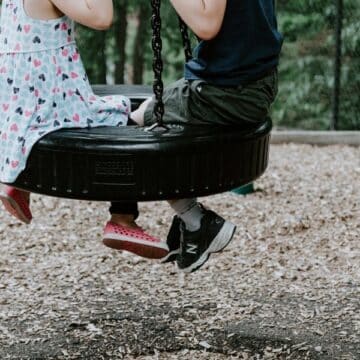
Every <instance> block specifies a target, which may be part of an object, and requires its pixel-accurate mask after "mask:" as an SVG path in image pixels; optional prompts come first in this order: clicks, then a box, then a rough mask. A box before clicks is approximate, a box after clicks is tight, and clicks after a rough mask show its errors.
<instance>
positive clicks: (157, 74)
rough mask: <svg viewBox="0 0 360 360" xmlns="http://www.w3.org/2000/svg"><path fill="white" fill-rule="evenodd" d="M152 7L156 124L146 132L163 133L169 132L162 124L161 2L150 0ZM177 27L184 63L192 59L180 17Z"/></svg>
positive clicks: (188, 41) (185, 28) (185, 30)
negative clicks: (181, 42) (181, 43)
mask: <svg viewBox="0 0 360 360" xmlns="http://www.w3.org/2000/svg"><path fill="white" fill-rule="evenodd" d="M151 6H152V16H151V27H152V30H153V36H152V49H153V53H154V59H153V71H154V84H153V91H154V96H155V104H154V113H153V114H154V116H155V119H156V123H155V124H154V125H152V126H150V127H148V128H146V129H145V130H146V131H153V130H156V129H158V130H159V129H160V130H161V129H162V130H163V131H167V130H169V127H168V126H167V125H165V124H164V122H163V117H164V112H165V110H164V102H163V93H164V83H163V80H162V72H163V69H164V64H163V61H162V55H161V53H162V39H161V13H160V12H161V0H151ZM179 27H180V32H181V36H182V41H183V46H184V51H185V59H186V62H188V61H190V60H191V59H192V57H193V56H192V51H191V42H190V37H189V32H188V27H187V25H186V24H185V22H184V21H183V19H182V18H181V17H179Z"/></svg>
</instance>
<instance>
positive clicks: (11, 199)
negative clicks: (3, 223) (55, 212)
mask: <svg viewBox="0 0 360 360" xmlns="http://www.w3.org/2000/svg"><path fill="white" fill-rule="evenodd" d="M0 200H1V201H2V203H3V204H4V206H5V209H6V210H7V211H8V212H9V213H10V214H11V215H13V216H15V217H16V218H17V219H19V220H20V221H22V222H24V223H26V224H30V222H31V220H32V214H31V211H30V208H29V202H28V200H27V198H26V197H25V195H24V191H22V190H18V189H16V188H14V187H11V186H4V188H3V189H2V190H1V192H0Z"/></svg>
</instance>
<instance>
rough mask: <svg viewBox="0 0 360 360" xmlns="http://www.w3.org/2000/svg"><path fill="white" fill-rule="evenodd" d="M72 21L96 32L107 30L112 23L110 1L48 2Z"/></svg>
mask: <svg viewBox="0 0 360 360" xmlns="http://www.w3.org/2000/svg"><path fill="white" fill-rule="evenodd" d="M50 1H51V2H52V3H53V4H54V6H56V7H57V8H58V9H59V10H60V11H61V12H62V13H64V14H65V15H67V16H68V17H69V18H71V19H73V20H74V21H76V22H78V23H80V24H82V25H85V26H88V27H90V28H93V29H97V30H106V29H108V28H109V27H110V26H111V24H112V21H113V16H114V8H113V2H112V0H50Z"/></svg>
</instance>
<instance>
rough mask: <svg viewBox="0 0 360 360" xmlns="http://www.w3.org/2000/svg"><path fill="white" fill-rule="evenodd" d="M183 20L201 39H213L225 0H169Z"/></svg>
mask: <svg viewBox="0 0 360 360" xmlns="http://www.w3.org/2000/svg"><path fill="white" fill-rule="evenodd" d="M170 1H171V3H172V5H173V6H174V8H175V10H176V11H177V13H178V14H179V15H180V17H181V18H182V19H183V20H184V22H185V23H186V24H187V25H188V26H189V27H190V28H191V29H192V31H194V33H195V34H196V35H197V36H198V37H199V38H200V39H202V40H211V39H213V38H214V37H215V36H216V35H217V34H218V32H219V31H220V28H221V25H222V23H223V20H224V15H225V10H226V1H227V0H170Z"/></svg>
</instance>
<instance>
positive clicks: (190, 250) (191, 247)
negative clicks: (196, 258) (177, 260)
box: [186, 244, 198, 254]
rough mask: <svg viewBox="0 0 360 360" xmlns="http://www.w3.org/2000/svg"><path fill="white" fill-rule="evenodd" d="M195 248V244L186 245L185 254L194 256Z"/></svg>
mask: <svg viewBox="0 0 360 360" xmlns="http://www.w3.org/2000/svg"><path fill="white" fill-rule="evenodd" d="M197 248H198V246H197V245H196V244H186V252H187V253H189V254H196V250H197Z"/></svg>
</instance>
